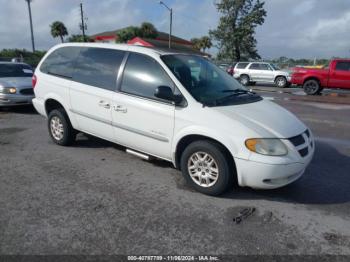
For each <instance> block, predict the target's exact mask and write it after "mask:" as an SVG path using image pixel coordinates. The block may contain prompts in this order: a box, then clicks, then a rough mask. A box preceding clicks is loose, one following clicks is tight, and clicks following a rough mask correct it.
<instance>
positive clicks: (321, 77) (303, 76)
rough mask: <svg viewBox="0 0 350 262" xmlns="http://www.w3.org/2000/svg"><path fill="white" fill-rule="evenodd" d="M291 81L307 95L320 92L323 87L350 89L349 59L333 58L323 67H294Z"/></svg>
mask: <svg viewBox="0 0 350 262" xmlns="http://www.w3.org/2000/svg"><path fill="white" fill-rule="evenodd" d="M291 82H292V84H295V85H299V86H302V87H303V89H304V91H305V93H306V94H308V95H317V94H320V93H321V91H322V89H323V88H347V89H350V59H334V60H332V61H331V62H330V64H329V66H328V67H325V68H323V69H307V68H302V67H296V68H294V69H293V73H292V79H291Z"/></svg>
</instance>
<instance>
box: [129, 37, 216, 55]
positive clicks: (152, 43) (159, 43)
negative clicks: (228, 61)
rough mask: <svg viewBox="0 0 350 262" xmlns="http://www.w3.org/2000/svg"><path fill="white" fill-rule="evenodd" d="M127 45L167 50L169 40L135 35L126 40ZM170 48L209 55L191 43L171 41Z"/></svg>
mask: <svg viewBox="0 0 350 262" xmlns="http://www.w3.org/2000/svg"><path fill="white" fill-rule="evenodd" d="M128 44H129V45H140V46H145V47H155V49H157V50H163V51H166V50H169V40H166V41H164V40H159V39H150V38H141V37H135V38H133V39H131V40H129V41H128ZM171 50H173V51H177V52H185V53H192V54H193V53H195V54H198V55H203V56H209V55H208V54H206V53H203V52H201V51H198V50H196V49H194V48H193V46H192V45H184V44H180V43H178V42H171Z"/></svg>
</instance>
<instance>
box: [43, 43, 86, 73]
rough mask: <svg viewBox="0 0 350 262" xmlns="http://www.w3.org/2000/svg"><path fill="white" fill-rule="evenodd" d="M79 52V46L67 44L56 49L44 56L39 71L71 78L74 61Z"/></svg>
mask: <svg viewBox="0 0 350 262" xmlns="http://www.w3.org/2000/svg"><path fill="white" fill-rule="evenodd" d="M79 52H80V48H79V47H73V46H67V47H61V48H59V49H56V50H55V51H53V52H52V53H51V54H49V55H48V57H46V59H45V60H44V62H43V63H42V64H41V66H40V71H41V72H43V73H46V74H50V75H55V76H58V77H63V78H72V76H73V70H74V62H75V60H76V58H77V57H78V54H79Z"/></svg>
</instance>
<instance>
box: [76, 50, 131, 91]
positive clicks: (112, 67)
mask: <svg viewBox="0 0 350 262" xmlns="http://www.w3.org/2000/svg"><path fill="white" fill-rule="evenodd" d="M124 55H125V52H124V51H120V50H114V49H107V48H92V47H84V48H81V51H80V55H79V58H78V60H77V62H76V65H75V72H74V75H73V80H74V81H77V82H79V83H83V84H86V85H91V86H95V87H99V88H103V89H107V90H112V91H113V90H116V82H117V73H118V70H119V67H120V64H121V63H122V61H123V58H124Z"/></svg>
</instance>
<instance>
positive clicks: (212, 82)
mask: <svg viewBox="0 0 350 262" xmlns="http://www.w3.org/2000/svg"><path fill="white" fill-rule="evenodd" d="M161 59H162V60H163V61H164V63H165V64H166V65H167V66H168V68H169V69H170V70H171V71H172V73H173V74H174V75H175V76H176V78H177V79H178V80H179V81H180V82H181V84H182V85H183V86H184V87H185V88H186V89H187V91H188V92H189V93H190V94H191V95H192V96H193V97H194V98H195V99H196V100H197V101H199V102H200V103H202V104H203V105H208V106H219V105H229V104H237V103H244V102H252V99H253V100H254V99H255V101H257V100H256V99H257V98H258V100H260V99H261V98H260V97H259V96H257V95H254V94H253V93H251V92H249V91H247V90H246V89H245V88H244V87H243V86H242V85H241V84H240V83H238V82H237V81H236V80H235V79H234V78H233V77H231V76H230V75H229V74H227V73H226V72H224V71H223V70H221V69H220V68H219V67H217V66H216V65H214V64H213V63H211V62H210V61H208V60H207V59H205V58H203V57H201V56H196V55H185V54H176V55H163V56H161Z"/></svg>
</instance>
